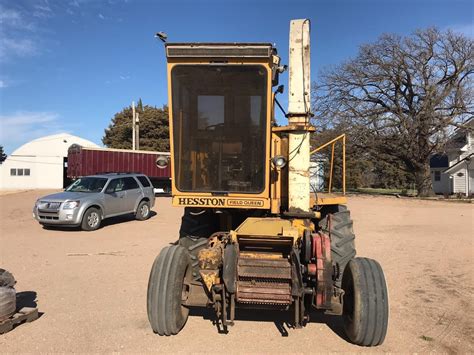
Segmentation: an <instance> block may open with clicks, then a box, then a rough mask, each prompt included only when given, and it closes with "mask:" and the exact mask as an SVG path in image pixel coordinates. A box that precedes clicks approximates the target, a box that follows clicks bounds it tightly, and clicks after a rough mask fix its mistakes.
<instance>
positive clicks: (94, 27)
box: [0, 0, 474, 153]
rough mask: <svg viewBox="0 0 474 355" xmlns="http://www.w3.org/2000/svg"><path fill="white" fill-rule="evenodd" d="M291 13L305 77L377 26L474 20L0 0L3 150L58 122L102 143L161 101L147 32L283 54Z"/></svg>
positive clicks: (409, 12)
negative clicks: (115, 127) (135, 103)
mask: <svg viewBox="0 0 474 355" xmlns="http://www.w3.org/2000/svg"><path fill="white" fill-rule="evenodd" d="M292 18H310V19H311V21H312V37H311V40H312V47H311V50H312V52H311V57H312V58H311V59H312V63H311V64H312V67H311V70H312V79H313V80H314V79H316V78H317V75H318V71H319V70H321V69H323V68H325V67H327V66H331V65H336V64H338V63H340V62H341V61H343V60H345V59H347V58H350V57H352V56H354V55H355V54H356V53H357V49H358V46H359V45H361V44H363V43H367V42H372V41H375V40H376V39H377V38H378V37H379V36H380V34H382V33H384V32H392V33H398V34H401V35H404V34H409V33H411V32H413V31H414V30H416V29H418V28H425V27H429V26H437V27H439V28H440V29H447V28H451V29H453V30H455V31H458V32H463V33H465V34H466V35H468V36H470V37H473V28H474V26H473V2H472V1H463V0H445V1H438V0H431V1H421V0H419V1H416V0H411V1H405V0H399V1H395V0H393V1H389V0H385V1H384V0H359V1H356V0H353V1H351V0H340V1H338V0H332V1H317V0H313V1H310V0H308V1H297V0H295V1H279V0H273V1H266V0H261V1H260V0H254V1H248V0H241V1H235V0H228V1H225V0H221V1H198V0H194V1H190V0H189V1H182V0H175V1H151V0H148V1H145V0H64V1H60V0H36V1H33V0H15V1H14V0H10V1H6V0H0V31H1V32H0V145H3V146H4V147H5V150H6V152H7V153H11V152H12V151H13V150H14V149H16V148H17V147H18V146H20V145H21V144H23V143H26V142H27V141H29V140H31V139H33V138H37V137H40V136H44V135H47V134H54V133H58V132H69V133H72V134H75V135H78V136H81V137H83V138H86V139H90V140H92V141H94V142H96V143H98V144H101V138H102V136H103V133H104V129H105V128H106V127H107V126H108V124H109V123H110V120H111V119H112V117H113V115H114V113H116V112H118V111H120V110H121V109H122V108H123V107H125V106H128V105H130V103H131V101H132V100H137V99H138V98H139V97H141V98H142V100H143V102H144V103H145V104H150V105H156V106H162V105H163V104H166V103H167V94H166V90H167V85H166V75H165V74H166V71H165V56H164V50H163V46H162V44H161V42H159V41H157V40H156V39H155V38H153V35H154V33H155V32H158V31H164V32H166V33H167V34H168V37H169V40H170V41H172V42H188V41H189V42H193V41H201V42H219V41H225V42H234V41H235V42H238V41H243V42H273V43H275V44H276V45H277V48H278V49H279V53H280V54H281V56H282V59H283V63H287V52H288V29H289V21H290V20H291V19H292ZM282 81H283V83H285V81H286V74H285V75H284V77H283V78H282ZM282 101H283V102H282V103H283V104H284V106H286V100H284V99H283V100H282Z"/></svg>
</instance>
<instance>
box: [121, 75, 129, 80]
mask: <svg viewBox="0 0 474 355" xmlns="http://www.w3.org/2000/svg"><path fill="white" fill-rule="evenodd" d="M119 78H120V79H121V80H128V79H130V75H119Z"/></svg>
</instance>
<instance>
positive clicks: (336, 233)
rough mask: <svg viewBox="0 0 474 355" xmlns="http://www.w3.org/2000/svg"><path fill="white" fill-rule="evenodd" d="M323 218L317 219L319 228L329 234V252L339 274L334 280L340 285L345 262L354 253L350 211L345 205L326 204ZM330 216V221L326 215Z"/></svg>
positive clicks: (352, 256)
mask: <svg viewBox="0 0 474 355" xmlns="http://www.w3.org/2000/svg"><path fill="white" fill-rule="evenodd" d="M323 212H324V214H323V218H322V219H321V220H320V221H319V223H318V225H319V229H320V230H322V232H324V233H328V234H329V235H330V236H331V254H332V260H333V262H336V263H337V264H338V265H339V270H340V272H339V275H338V276H337V278H336V280H335V281H334V283H335V285H336V286H337V287H341V283H342V274H343V271H344V268H345V267H346V265H347V263H348V262H349V261H350V260H351V259H353V258H354V257H355V255H356V249H355V235H354V230H353V221H352V219H351V213H350V211H349V210H348V209H347V207H346V206H343V205H338V206H328V208H327V209H326V211H324V210H323ZM329 216H331V217H330V219H331V220H330V222H329V220H328V217H329Z"/></svg>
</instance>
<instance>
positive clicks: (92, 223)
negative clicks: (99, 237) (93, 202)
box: [87, 212, 99, 228]
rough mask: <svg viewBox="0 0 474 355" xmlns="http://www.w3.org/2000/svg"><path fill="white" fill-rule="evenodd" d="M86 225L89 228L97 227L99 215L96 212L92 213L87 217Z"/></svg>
mask: <svg viewBox="0 0 474 355" xmlns="http://www.w3.org/2000/svg"><path fill="white" fill-rule="evenodd" d="M87 224H88V225H89V227H91V228H95V227H97V225H98V224H99V214H98V213H97V212H92V213H91V214H90V215H89V216H87Z"/></svg>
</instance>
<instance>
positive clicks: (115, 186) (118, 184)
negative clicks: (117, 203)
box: [106, 179, 125, 193]
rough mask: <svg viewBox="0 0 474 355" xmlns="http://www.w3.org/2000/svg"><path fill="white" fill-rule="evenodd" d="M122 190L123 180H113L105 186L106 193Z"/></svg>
mask: <svg viewBox="0 0 474 355" xmlns="http://www.w3.org/2000/svg"><path fill="white" fill-rule="evenodd" d="M122 190H125V189H124V181H123V179H113V180H110V182H109V185H108V186H107V190H106V192H109V193H110V192H118V191H122Z"/></svg>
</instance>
